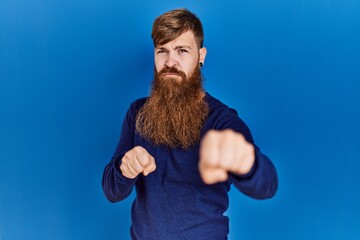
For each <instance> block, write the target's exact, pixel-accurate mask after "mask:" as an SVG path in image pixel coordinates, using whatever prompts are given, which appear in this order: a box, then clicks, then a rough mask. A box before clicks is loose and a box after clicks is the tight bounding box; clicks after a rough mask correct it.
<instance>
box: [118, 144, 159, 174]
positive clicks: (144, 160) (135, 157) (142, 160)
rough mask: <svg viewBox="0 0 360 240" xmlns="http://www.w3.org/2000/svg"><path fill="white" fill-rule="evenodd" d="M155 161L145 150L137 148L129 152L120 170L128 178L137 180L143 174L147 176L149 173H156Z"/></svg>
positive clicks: (122, 161) (123, 159)
mask: <svg viewBox="0 0 360 240" xmlns="http://www.w3.org/2000/svg"><path fill="white" fill-rule="evenodd" d="M155 169H156V164H155V159H154V158H153V156H151V155H150V154H149V153H148V152H147V151H146V149H145V148H143V147H140V146H136V147H134V148H133V149H131V150H129V151H127V152H126V153H125V155H124V157H123V158H122V160H121V165H120V170H121V172H122V174H123V175H124V176H125V177H127V178H131V179H133V178H136V177H137V175H139V174H140V173H143V174H144V176H147V175H148V174H149V173H151V172H153V171H155Z"/></svg>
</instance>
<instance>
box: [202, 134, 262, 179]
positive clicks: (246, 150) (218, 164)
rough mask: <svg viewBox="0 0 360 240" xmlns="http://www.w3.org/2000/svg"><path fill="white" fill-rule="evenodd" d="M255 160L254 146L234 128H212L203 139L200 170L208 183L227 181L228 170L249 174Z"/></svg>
mask: <svg viewBox="0 0 360 240" xmlns="http://www.w3.org/2000/svg"><path fill="white" fill-rule="evenodd" d="M254 162H255V150H254V146H253V145H252V144H251V143H249V142H247V141H246V140H245V137H244V136H243V135H242V134H240V133H237V132H235V131H233V130H230V129H227V130H223V131H216V130H210V131H208V132H207V133H206V134H205V136H204V138H203V139H202V141H201V145H200V160H199V171H200V175H201V177H202V179H203V181H204V182H205V183H207V184H214V183H217V182H223V181H226V180H227V179H228V172H231V173H234V174H247V173H248V172H249V171H250V170H251V168H252V166H253V165H254Z"/></svg>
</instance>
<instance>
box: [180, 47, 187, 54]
mask: <svg viewBox="0 0 360 240" xmlns="http://www.w3.org/2000/svg"><path fill="white" fill-rule="evenodd" d="M187 52H188V50H186V49H184V48H180V49H179V53H187Z"/></svg>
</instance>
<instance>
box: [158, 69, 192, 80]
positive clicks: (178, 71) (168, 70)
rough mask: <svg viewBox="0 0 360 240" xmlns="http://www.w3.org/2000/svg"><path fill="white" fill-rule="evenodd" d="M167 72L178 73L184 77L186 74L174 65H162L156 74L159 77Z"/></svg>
mask: <svg viewBox="0 0 360 240" xmlns="http://www.w3.org/2000/svg"><path fill="white" fill-rule="evenodd" d="M168 73H171V74H176V75H179V76H181V77H183V78H186V75H185V73H184V72H183V71H181V70H178V69H177V68H175V67H164V68H163V69H162V70H161V71H160V72H159V73H158V75H159V76H160V77H162V76H164V75H165V74H168Z"/></svg>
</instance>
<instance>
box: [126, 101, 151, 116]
mask: <svg viewBox="0 0 360 240" xmlns="http://www.w3.org/2000/svg"><path fill="white" fill-rule="evenodd" d="M147 99H148V97H143V98H138V99H136V100H135V101H133V102H132V103H131V104H130V107H129V110H130V111H131V112H133V113H134V112H137V111H139V110H140V108H141V107H142V106H143V105H144V104H145V102H146V100H147Z"/></svg>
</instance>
